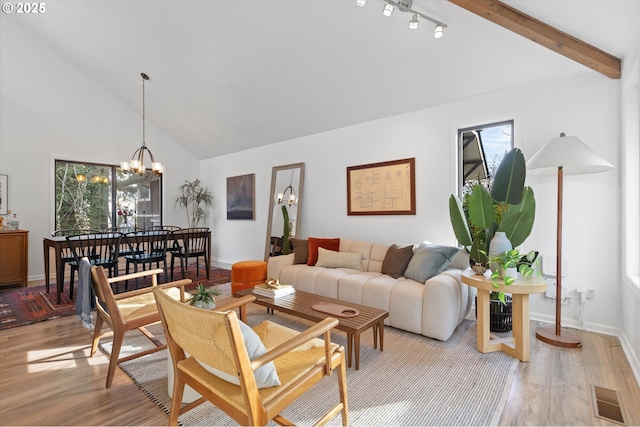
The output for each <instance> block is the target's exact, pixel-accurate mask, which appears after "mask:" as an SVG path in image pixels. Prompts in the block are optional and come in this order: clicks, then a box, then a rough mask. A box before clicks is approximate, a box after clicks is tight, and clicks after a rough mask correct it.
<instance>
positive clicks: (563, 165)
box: [527, 133, 614, 348]
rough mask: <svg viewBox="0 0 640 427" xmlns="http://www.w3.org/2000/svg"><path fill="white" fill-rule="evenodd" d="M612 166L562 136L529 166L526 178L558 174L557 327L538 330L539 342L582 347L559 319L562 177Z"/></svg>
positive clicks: (546, 146)
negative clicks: (528, 176) (562, 325)
mask: <svg viewBox="0 0 640 427" xmlns="http://www.w3.org/2000/svg"><path fill="white" fill-rule="evenodd" d="M612 169H614V167H613V165H612V164H611V163H609V162H607V161H606V160H605V159H603V158H602V157H600V155H598V154H597V153H596V152H595V151H594V150H593V149H591V147H589V146H588V145H587V144H585V143H584V142H582V141H581V140H580V139H579V138H578V137H575V136H565V135H564V133H561V134H560V137H558V138H553V139H552V140H551V141H549V142H547V143H546V144H545V145H544V146H543V147H542V148H541V149H540V151H538V152H537V153H536V154H535V155H534V156H533V157H532V158H531V159H530V160H529V161H528V162H527V173H528V174H529V175H551V174H553V173H554V172H555V171H556V170H557V173H558V220H557V221H558V222H557V229H556V233H557V235H556V286H557V291H556V324H555V328H552V327H539V328H537V329H536V337H538V339H539V340H541V341H544V342H546V343H548V344H552V345H555V346H558V347H569V348H575V347H581V346H582V341H581V340H580V339H579V338H578V337H576V336H575V335H574V334H572V333H571V332H568V331H563V330H562V329H561V326H560V321H561V318H562V178H563V175H565V174H566V175H580V174H588V173H598V172H606V171H609V170H612Z"/></svg>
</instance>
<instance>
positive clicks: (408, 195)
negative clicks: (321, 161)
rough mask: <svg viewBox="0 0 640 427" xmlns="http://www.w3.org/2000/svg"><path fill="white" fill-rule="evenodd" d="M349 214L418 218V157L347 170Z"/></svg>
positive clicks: (353, 167)
mask: <svg viewBox="0 0 640 427" xmlns="http://www.w3.org/2000/svg"><path fill="white" fill-rule="evenodd" d="M347 214H348V215H415V214H416V159H415V157H412V158H410V159H402V160H393V161H389V162H382V163H371V164H368V165H360V166H350V167H347Z"/></svg>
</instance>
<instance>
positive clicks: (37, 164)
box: [0, 19, 200, 280]
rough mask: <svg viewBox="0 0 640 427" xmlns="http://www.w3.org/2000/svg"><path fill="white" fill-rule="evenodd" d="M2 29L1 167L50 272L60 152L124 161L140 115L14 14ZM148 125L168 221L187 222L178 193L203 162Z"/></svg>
mask: <svg viewBox="0 0 640 427" xmlns="http://www.w3.org/2000/svg"><path fill="white" fill-rule="evenodd" d="M0 31H1V32H0V36H1V38H0V42H1V45H0V46H1V50H2V61H1V64H0V117H1V118H2V122H1V123H0V173H1V174H7V175H8V176H9V206H8V207H9V209H11V210H12V212H14V213H17V214H18V216H19V220H20V227H21V228H24V229H27V230H29V279H30V280H33V279H38V278H43V277H44V265H43V259H42V238H43V237H44V236H48V235H51V232H52V231H53V227H54V223H53V210H52V209H53V208H52V206H53V203H52V199H53V182H52V179H51V177H52V176H53V161H54V159H65V160H81V161H86V162H98V163H110V164H119V162H120V161H121V160H125V159H126V158H129V157H130V156H131V155H132V154H133V152H134V151H135V150H136V149H137V148H138V147H139V146H140V143H141V141H140V135H141V125H142V119H141V116H140V114H139V113H137V112H135V111H133V110H132V109H131V108H129V107H128V106H127V105H125V104H124V103H122V102H121V101H119V100H118V99H117V98H115V97H114V96H113V95H112V94H111V93H109V92H107V91H105V90H104V88H102V87H101V86H99V85H98V84H96V82H94V81H93V80H91V79H90V78H89V77H88V76H87V75H85V74H83V73H82V72H80V71H79V70H78V69H77V68H76V67H75V66H73V65H72V64H70V63H69V62H67V61H66V60H65V59H64V58H62V57H61V56H59V55H58V54H56V53H55V52H53V51H52V50H51V49H50V48H49V47H47V46H46V45H45V44H44V43H42V42H41V41H40V40H38V39H36V38H34V37H33V36H32V35H31V34H30V33H29V32H27V31H25V30H24V29H23V28H21V27H20V26H19V25H18V24H16V23H15V22H13V21H12V20H11V19H5V20H3V25H2V28H1V29H0ZM139 72H140V70H131V75H132V78H137V77H136V76H139ZM138 78H139V77H138ZM146 128H147V129H146V131H147V145H148V146H149V147H150V148H151V149H152V151H153V153H154V156H155V157H156V159H157V160H159V161H161V162H163V163H164V164H165V165H166V173H165V176H164V198H165V212H164V214H165V223H166V224H176V225H186V217H185V216H184V214H183V212H178V211H175V210H174V208H173V202H172V200H173V198H174V197H175V196H176V195H177V194H176V189H177V188H178V186H179V185H180V184H181V183H182V182H183V181H184V180H185V179H194V178H197V177H198V176H199V172H200V162H199V161H197V160H196V159H195V157H193V156H192V155H190V154H189V153H187V152H186V151H185V150H184V149H183V148H182V147H181V146H180V145H178V144H176V143H175V142H174V141H172V140H171V139H170V138H169V137H167V136H166V135H164V134H163V133H161V132H160V131H158V129H157V128H156V127H155V126H153V125H152V124H150V123H149V122H147V126H146Z"/></svg>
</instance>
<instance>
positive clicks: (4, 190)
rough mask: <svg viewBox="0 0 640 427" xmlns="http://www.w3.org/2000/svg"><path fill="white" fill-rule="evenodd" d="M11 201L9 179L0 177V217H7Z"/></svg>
mask: <svg viewBox="0 0 640 427" xmlns="http://www.w3.org/2000/svg"><path fill="white" fill-rule="evenodd" d="M8 200H9V177H8V175H0V215H6V214H7V209H8Z"/></svg>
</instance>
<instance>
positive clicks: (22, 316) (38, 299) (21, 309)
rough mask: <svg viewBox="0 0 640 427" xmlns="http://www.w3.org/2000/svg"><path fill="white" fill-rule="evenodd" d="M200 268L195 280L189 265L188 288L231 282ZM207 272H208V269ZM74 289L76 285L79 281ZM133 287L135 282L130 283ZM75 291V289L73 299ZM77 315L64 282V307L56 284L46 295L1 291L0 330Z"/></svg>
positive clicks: (223, 273) (225, 273)
mask: <svg viewBox="0 0 640 427" xmlns="http://www.w3.org/2000/svg"><path fill="white" fill-rule="evenodd" d="M203 268H204V267H201V268H200V277H201V278H200V279H199V280H195V278H196V265H195V263H193V264H191V265H189V268H188V269H187V271H186V272H185V274H186V276H187V278H190V279H192V280H194V283H193V284H191V285H189V286H188V287H187V288H186V289H187V290H190V289H195V288H196V286H197V284H199V283H203V284H205V285H217V284H222V283H228V282H230V281H231V271H230V270H225V269H222V268H216V267H212V268H211V272H210V276H209V280H207V278H206V275H205V274H204V272H203ZM205 271H206V270H205ZM181 277H182V273H181V272H180V268H179V267H178V268H177V269H176V270H174V280H178V279H179V278H181ZM150 285H151V281H150V280H149V279H146V280H144V279H141V280H139V282H138V287H140V288H143V287H147V286H150ZM74 286H77V280H76V283H75V284H74ZM129 287H130V288H132V287H133V283H132V282H130V283H129ZM75 295H76V292H75V290H74V298H75ZM75 312H76V309H75V300H73V301H72V300H70V299H69V283H68V282H67V283H65V286H64V291H63V292H62V299H61V304H56V286H55V283H54V284H52V286H51V287H50V288H49V292H48V293H47V292H46V290H45V286H44V285H42V286H30V287H27V288H19V289H11V290H5V291H3V292H0V330H3V329H9V328H15V327H17V326H24V325H29V324H31V323H35V322H41V321H43V320H51V319H57V318H59V317H64V316H71V315H74V314H75Z"/></svg>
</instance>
